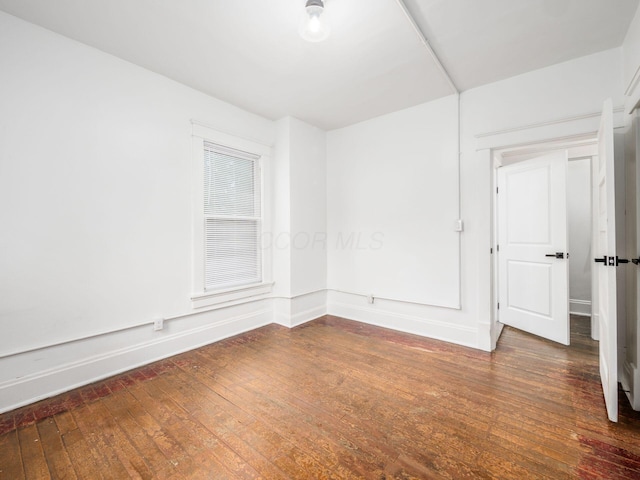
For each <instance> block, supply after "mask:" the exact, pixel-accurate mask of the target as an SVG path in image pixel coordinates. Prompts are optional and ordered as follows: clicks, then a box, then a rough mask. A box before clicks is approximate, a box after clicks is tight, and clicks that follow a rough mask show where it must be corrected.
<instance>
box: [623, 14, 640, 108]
mask: <svg viewBox="0 0 640 480" xmlns="http://www.w3.org/2000/svg"><path fill="white" fill-rule="evenodd" d="M622 51H623V68H624V78H623V80H624V86H625V93H626V95H627V102H626V105H627V113H630V112H631V109H632V108H633V107H635V106H636V104H637V103H638V102H639V101H640V8H638V10H637V11H636V14H635V16H634V17H633V20H632V21H631V25H630V26H629V30H627V35H626V36H625V39H624V43H623V44H622Z"/></svg>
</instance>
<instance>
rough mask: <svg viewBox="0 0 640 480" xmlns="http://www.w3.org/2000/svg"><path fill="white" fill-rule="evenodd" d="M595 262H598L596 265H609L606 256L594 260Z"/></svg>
mask: <svg viewBox="0 0 640 480" xmlns="http://www.w3.org/2000/svg"><path fill="white" fill-rule="evenodd" d="M593 261H594V262H596V263H604V264H605V265H606V264H607V256H606V255H605V256H604V257H602V258H594V259H593Z"/></svg>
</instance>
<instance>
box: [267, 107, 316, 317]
mask: <svg viewBox="0 0 640 480" xmlns="http://www.w3.org/2000/svg"><path fill="white" fill-rule="evenodd" d="M277 132H278V134H277V135H278V142H277V148H276V163H277V168H276V176H275V182H274V195H275V206H274V215H275V217H276V222H275V223H274V229H273V232H272V235H271V236H270V241H271V242H272V244H273V253H274V259H275V261H274V265H275V270H274V279H275V295H276V296H277V297H278V298H276V301H275V310H274V320H275V322H276V323H280V324H282V325H285V326H288V327H292V326H295V325H299V324H300V323H303V322H306V321H308V320H311V319H313V318H316V317H319V316H321V315H323V314H325V313H326V291H325V290H326V285H327V257H326V230H327V208H326V203H327V202H326V196H327V188H326V160H325V159H326V139H325V132H324V131H323V130H320V129H318V128H316V127H313V126H311V125H308V124H306V123H304V122H302V121H300V120H297V119H295V118H292V117H286V118H283V119H281V120H278V122H277Z"/></svg>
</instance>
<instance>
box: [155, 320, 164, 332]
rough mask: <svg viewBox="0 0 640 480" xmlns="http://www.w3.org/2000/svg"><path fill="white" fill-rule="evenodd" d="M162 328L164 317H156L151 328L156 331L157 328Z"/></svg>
mask: <svg viewBox="0 0 640 480" xmlns="http://www.w3.org/2000/svg"><path fill="white" fill-rule="evenodd" d="M163 328H164V318H156V319H155V320H154V321H153V329H154V330H155V331H156V332H157V331H158V330H162V329H163Z"/></svg>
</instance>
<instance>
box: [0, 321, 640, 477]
mask: <svg viewBox="0 0 640 480" xmlns="http://www.w3.org/2000/svg"><path fill="white" fill-rule="evenodd" d="M620 405H621V412H620V422H619V423H618V424H612V423H609V422H608V420H607V416H606V412H605V408H604V403H603V399H602V394H601V390H600V385H599V377H598V366H597V343H596V342H593V341H592V340H591V339H590V338H589V335H588V319H580V318H574V319H572V345H571V346H570V347H563V346H561V345H557V344H554V343H552V342H548V341H545V340H541V339H539V338H537V337H534V336H532V335H528V334H526V333H522V332H519V331H517V330H514V329H510V328H505V331H504V333H503V335H502V338H501V339H500V342H499V346H498V349H497V350H496V351H495V352H494V353H491V354H489V353H484V352H479V351H476V350H472V349H468V348H464V347H459V346H455V345H450V344H447V343H444V342H439V341H435V340H429V339H424V338H421V337H416V336H413V335H407V334H402V333H398V332H393V331H390V330H385V329H381V328H376V327H372V326H367V325H363V324H360V323H356V322H351V321H347V320H343V319H339V318H336V317H323V318H321V319H318V320H315V321H313V322H310V323H308V324H305V325H303V326H301V327H298V328H295V329H292V330H288V329H286V328H283V327H279V326H275V325H272V326H267V327H264V328H261V329H259V330H256V331H252V332H249V333H246V334H244V335H240V336H238V337H234V338H231V339H228V340H225V341H222V342H219V343H216V344H213V345H210V346H207V347H203V348H200V349H198V350H195V351H192V352H188V353H185V354H182V355H178V356H176V357H173V358H170V359H167V360H164V361H161V362H158V363H155V364H153V365H150V366H147V367H144V368H140V369H137V370H133V371H130V372H128V373H126V374H123V375H119V376H117V377H113V378H110V379H108V380H106V381H104V382H100V383H97V384H94V385H91V386H88V387H85V388H82V389H79V390H76V391H73V392H70V393H67V394H64V395H60V396H58V397H55V398H52V399H49V400H46V401H43V402H39V403H37V404H34V405H31V406H29V407H25V408H22V409H19V410H16V411H14V412H9V413H6V414H4V415H2V416H0V478H3V479H5V478H6V479H11V480H13V479H21V478H49V477H52V478H71V479H72V478H82V479H95V478H114V479H122V478H130V477H131V478H159V479H160V478H205V479H218V478H221V479H222V478H265V479H279V478H294V479H298V478H371V479H391V478H397V479H409V478H419V479H426V478H451V479H462V478H500V479H508V478H514V479H525V478H548V479H554V480H556V479H562V478H583V479H594V478H603V479H604V478H606V479H619V478H640V413H638V412H634V411H632V410H631V409H630V407H629V403H628V401H627V400H626V398H625V397H624V393H623V392H621V396H620Z"/></svg>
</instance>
